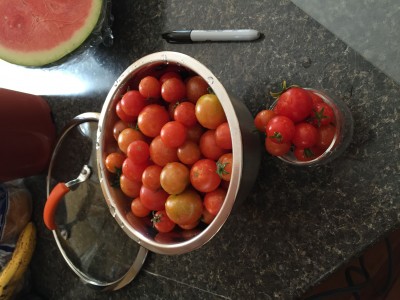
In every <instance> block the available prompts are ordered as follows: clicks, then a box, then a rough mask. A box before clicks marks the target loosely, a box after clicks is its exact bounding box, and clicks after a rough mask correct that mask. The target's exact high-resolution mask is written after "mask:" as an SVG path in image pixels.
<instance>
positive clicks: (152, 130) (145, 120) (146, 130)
mask: <svg viewBox="0 0 400 300" xmlns="http://www.w3.org/2000/svg"><path fill="white" fill-rule="evenodd" d="M168 121H169V114H168V112H167V110H166V109H165V108H164V107H162V106H161V105H158V104H150V105H147V106H146V107H145V108H143V109H142V111H141V112H140V114H139V117H138V127H139V129H140V131H141V132H142V133H143V134H144V135H146V136H148V137H156V136H158V135H159V134H160V131H161V128H162V127H163V126H164V125H165V124H166V123H167V122H168Z"/></svg>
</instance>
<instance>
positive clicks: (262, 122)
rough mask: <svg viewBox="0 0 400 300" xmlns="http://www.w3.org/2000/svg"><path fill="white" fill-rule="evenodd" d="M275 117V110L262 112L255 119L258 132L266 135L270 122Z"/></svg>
mask: <svg viewBox="0 0 400 300" xmlns="http://www.w3.org/2000/svg"><path fill="white" fill-rule="evenodd" d="M275 116H276V113H275V112H274V111H273V110H269V109H264V110H262V111H260V112H259V113H258V114H257V115H256V117H255V118H254V125H255V126H256V128H257V129H258V131H260V132H262V133H265V132H266V130H267V124H268V122H269V120H271V119H272V118H273V117H275Z"/></svg>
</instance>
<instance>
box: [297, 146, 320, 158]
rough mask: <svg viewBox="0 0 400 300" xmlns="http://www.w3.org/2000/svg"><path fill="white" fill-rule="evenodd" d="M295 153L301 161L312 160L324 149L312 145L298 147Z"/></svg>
mask: <svg viewBox="0 0 400 300" xmlns="http://www.w3.org/2000/svg"><path fill="white" fill-rule="evenodd" d="M293 153H294V156H295V157H296V158H297V160H299V161H310V160H313V159H316V158H317V157H318V156H320V155H321V154H322V153H323V150H321V149H319V148H318V147H311V148H305V149H304V148H298V147H296V148H295V149H294V151H293Z"/></svg>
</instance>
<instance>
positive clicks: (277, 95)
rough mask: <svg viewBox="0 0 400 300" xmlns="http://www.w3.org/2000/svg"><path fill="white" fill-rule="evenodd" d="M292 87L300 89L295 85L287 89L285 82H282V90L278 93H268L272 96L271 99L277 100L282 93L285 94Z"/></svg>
mask: <svg viewBox="0 0 400 300" xmlns="http://www.w3.org/2000/svg"><path fill="white" fill-rule="evenodd" d="M292 87H300V86H299V85H297V84H292V85H290V86H289V87H288V86H287V84H286V80H283V81H282V90H281V91H279V92H270V93H269V94H270V95H271V96H272V98H274V99H277V98H279V96H280V95H282V94H283V93H284V92H286V91H287V90H288V89H290V88H292Z"/></svg>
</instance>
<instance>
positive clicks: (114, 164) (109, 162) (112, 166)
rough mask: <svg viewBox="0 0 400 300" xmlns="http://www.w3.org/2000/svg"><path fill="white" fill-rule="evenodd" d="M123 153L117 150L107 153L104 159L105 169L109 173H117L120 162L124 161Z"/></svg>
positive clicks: (119, 169) (120, 166)
mask: <svg viewBox="0 0 400 300" xmlns="http://www.w3.org/2000/svg"><path fill="white" fill-rule="evenodd" d="M124 160H125V155H123V154H121V153H119V152H113V153H110V154H108V155H107V157H106V160H105V165H106V169H107V170H108V171H109V172H111V173H114V174H116V173H118V172H120V171H121V169H122V164H123V163H124Z"/></svg>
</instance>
